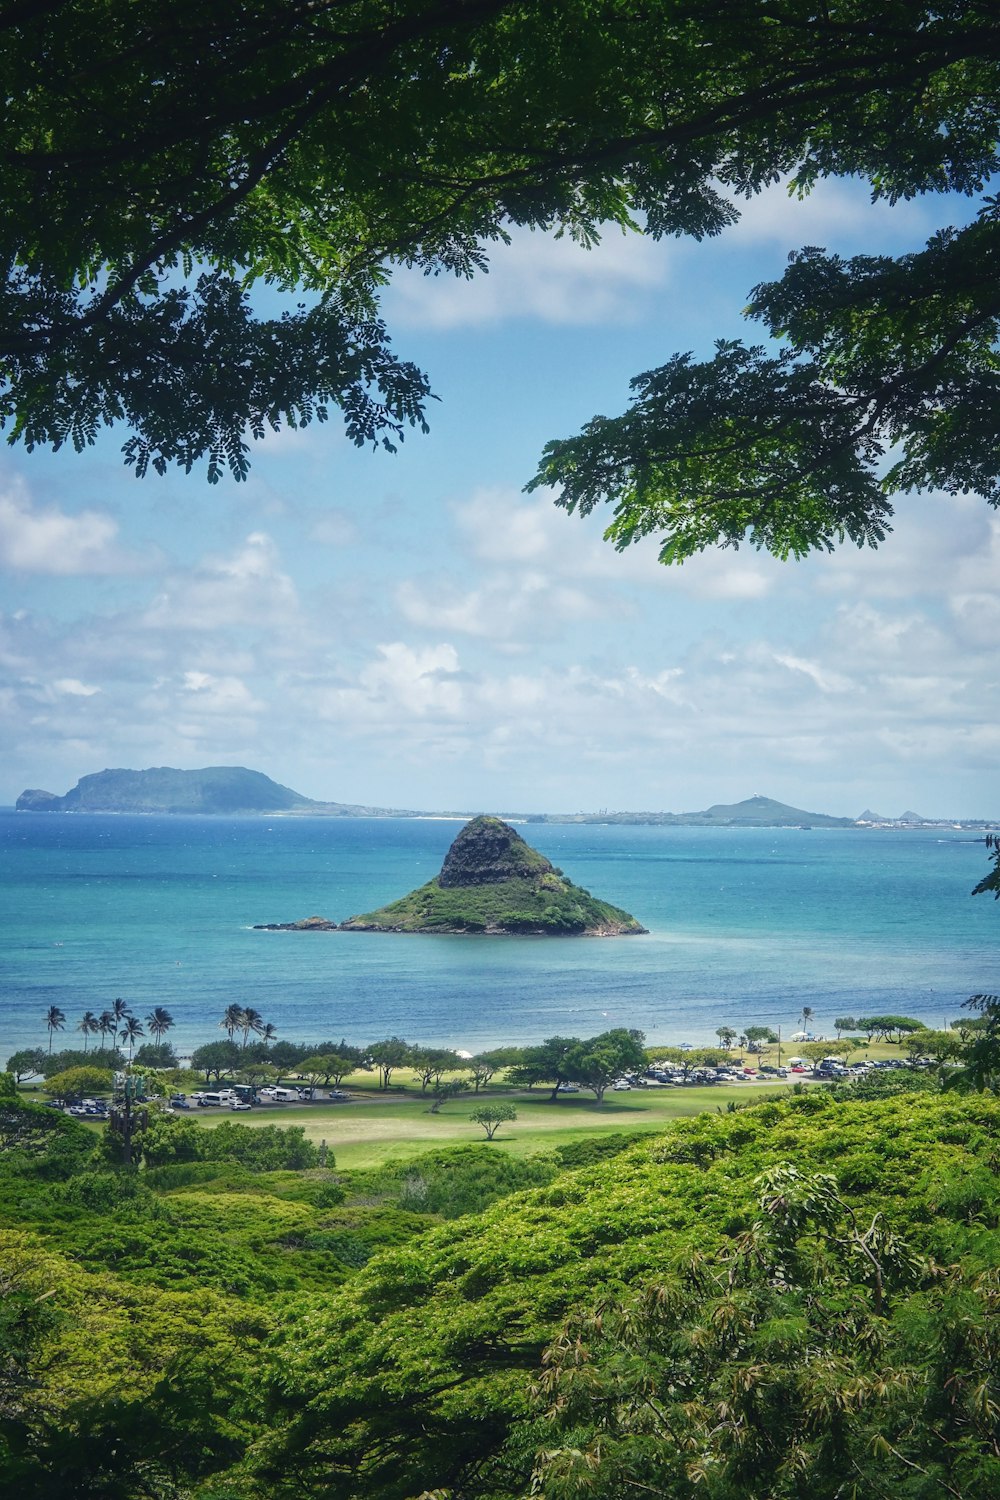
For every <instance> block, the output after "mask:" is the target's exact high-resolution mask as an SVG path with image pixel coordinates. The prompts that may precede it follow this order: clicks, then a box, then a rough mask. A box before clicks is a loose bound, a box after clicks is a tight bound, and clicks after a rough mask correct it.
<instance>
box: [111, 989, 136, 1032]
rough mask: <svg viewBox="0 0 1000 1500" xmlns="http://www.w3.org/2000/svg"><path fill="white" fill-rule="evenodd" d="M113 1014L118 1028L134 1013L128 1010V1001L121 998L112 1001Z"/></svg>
mask: <svg viewBox="0 0 1000 1500" xmlns="http://www.w3.org/2000/svg"><path fill="white" fill-rule="evenodd" d="M111 1014H112V1015H113V1016H114V1018H115V1025H116V1026H117V1025H118V1024H119V1022H121V1021H124V1020H125V1019H126V1017H128V1016H130V1015H131V1014H132V1012H131V1011H130V1010H129V1008H128V1001H127V1000H123V999H122V998H121V996H119V997H118V999H117V1000H112V1002H111Z"/></svg>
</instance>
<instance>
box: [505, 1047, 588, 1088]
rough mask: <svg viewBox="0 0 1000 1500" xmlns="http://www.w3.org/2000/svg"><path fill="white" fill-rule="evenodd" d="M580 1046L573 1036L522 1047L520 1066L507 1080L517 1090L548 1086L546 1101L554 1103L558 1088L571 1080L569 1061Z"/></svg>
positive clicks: (514, 1068) (512, 1070)
mask: <svg viewBox="0 0 1000 1500" xmlns="http://www.w3.org/2000/svg"><path fill="white" fill-rule="evenodd" d="M580 1045H581V1042H580V1038H579V1037H575V1036H550V1037H547V1038H546V1039H545V1041H544V1042H542V1044H541V1045H540V1046H537V1047H525V1049H524V1060H523V1062H520V1063H518V1064H516V1066H515V1067H513V1068H511V1070H510V1073H509V1074H508V1077H509V1079H510V1081H511V1083H513V1084H515V1085H517V1086H518V1087H525V1086H526V1087H528V1088H531V1086H532V1084H535V1083H551V1085H552V1093H551V1094H550V1095H549V1099H550V1101H554V1100H555V1098H556V1095H557V1094H558V1093H559V1089H560V1086H561V1085H562V1084H564V1083H569V1082H571V1080H572V1078H573V1073H572V1069H571V1065H570V1059H571V1057H572V1055H573V1053H574V1052H575V1050H576V1049H577V1048H578V1047H579V1046H580Z"/></svg>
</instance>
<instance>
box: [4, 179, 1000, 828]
mask: <svg viewBox="0 0 1000 1500" xmlns="http://www.w3.org/2000/svg"><path fill="white" fill-rule="evenodd" d="M951 209H952V211H951V213H950V214H949V212H948V206H943V205H942V203H941V202H940V200H930V201H928V202H926V203H924V202H917V203H910V204H902V205H899V206H897V207H896V208H890V207H888V206H887V205H875V206H872V205H870V204H869V203H868V201H867V196H866V194H865V192H864V190H863V189H860V188H858V187H856V186H854V185H851V184H847V183H843V182H834V183H827V184H824V185H822V186H821V188H820V189H819V190H818V191H817V192H816V193H815V194H814V195H813V196H812V197H811V198H810V199H809V200H807V201H806V202H804V203H799V202H797V201H794V200H790V199H789V198H788V196H787V194H786V193H785V192H784V191H783V189H781V188H774V189H772V190H770V191H768V192H767V193H765V194H762V195H761V196H760V197H759V198H756V199H754V200H753V201H752V202H751V203H750V204H749V205H747V206H746V207H745V209H744V215H743V219H742V221H741V223H740V224H739V225H738V226H736V227H735V228H734V229H732V230H730V231H728V232H727V233H726V235H724V236H723V237H722V238H721V239H720V240H717V241H713V242H710V243H708V244H702V245H697V244H694V243H688V242H679V241H667V242H662V243H660V244H654V243H652V242H650V241H646V240H643V239H641V238H640V237H638V236H631V237H628V238H625V237H623V236H621V235H620V234H619V233H618V232H617V231H614V232H613V233H611V234H610V235H609V236H608V237H607V239H606V240H605V241H604V243H603V244H602V245H601V246H600V247H599V248H598V249H597V250H596V251H592V252H589V253H588V252H585V251H582V250H580V249H578V248H577V247H575V246H573V245H572V244H570V243H569V242H568V241H556V240H554V239H550V238H546V237H543V236H540V235H531V234H528V233H519V234H516V235H515V237H514V243H513V244H512V246H511V247H510V248H507V249H502V248H498V249H497V250H496V251H495V253H494V255H493V263H492V270H491V273H490V274H489V275H488V276H481V277H478V278H477V279H476V280H475V281H473V282H470V283H464V282H462V283H458V282H455V281H453V280H450V279H445V278H440V279H427V278H424V277H422V276H419V275H416V274H410V273H405V274H400V275H399V276H397V278H396V280H395V282H394V284H393V286H392V287H391V288H390V289H389V291H388V293H387V295H386V298H385V314H386V318H387V321H388V324H389V327H390V330H391V332H392V335H393V339H394V344H395V347H396V349H397V350H398V352H399V353H400V354H402V355H404V356H406V357H409V358H413V359H415V360H417V361H418V362H419V363H420V364H421V365H422V366H423V367H424V368H425V369H427V370H428V371H429V373H430V376H431V380H432V384H433V387H434V389H435V392H436V393H437V394H438V395H439V396H440V398H441V400H440V403H435V404H433V406H432V409H431V414H430V420H431V435H430V436H429V437H422V436H420V435H417V434H414V435H412V436H411V437H409V438H408V439H407V441H406V443H405V444H404V445H403V447H402V448H401V449H400V451H399V452H398V453H397V454H395V455H390V454H385V453H374V454H373V453H372V452H370V451H368V450H365V451H360V452H359V451H357V450H355V449H354V448H353V447H352V446H351V445H350V444H349V443H348V442H347V441H346V440H345V439H344V437H343V435H342V433H341V431H340V430H339V428H338V426H337V424H336V422H335V421H331V422H330V423H328V424H327V425H326V426H324V427H318V426H317V427H312V428H309V429H307V430H305V431H304V432H301V433H283V434H280V435H278V436H276V437H274V438H269V439H268V440H266V441H265V442H264V443H263V444H260V445H257V447H256V450H255V454H254V467H253V470H252V474H251V478H250V481H249V482H248V483H247V484H245V485H235V484H232V483H229V482H224V483H222V484H220V485H218V486H214V487H213V486H209V485H208V484H207V483H206V482H205V480H204V478H203V477H202V475H200V474H192V475H190V476H185V475H183V474H180V473H177V474H171V475H169V476H168V477H167V478H165V479H158V478H156V477H155V476H154V477H151V478H148V479H146V480H144V481H137V480H135V479H134V478H133V477H132V475H131V473H130V471H129V470H127V469H125V467H124V466H123V464H122V462H121V459H120V456H119V448H120V444H121V442H122V441H123V439H124V434H118V433H112V434H109V435H108V436H107V437H105V438H104V439H102V441H101V443H100V445H99V446H98V447H97V448H95V449H93V450H91V451H90V452H88V453H87V454H85V455H82V456H78V455H75V454H72V453H60V454H56V455H52V454H45V453H36V454H33V455H28V454H26V453H25V452H24V451H23V450H21V449H17V448H8V449H4V450H3V451H2V452H0V570H2V595H0V736H2V738H0V743H2V745H3V748H4V754H3V758H2V765H3V776H2V781H0V801H2V802H7V803H10V802H13V800H14V799H15V798H16V797H17V795H18V793H19V792H20V791H22V790H23V789H24V788H25V787H29V786H30V787H42V788H45V789H47V790H49V791H54V792H64V791H66V790H67V789H68V788H69V787H70V786H72V785H73V784H74V783H75V782H76V780H77V778H78V777H79V776H81V775H84V774H86V773H88V772H91V771H97V770H101V769H103V768H104V767H106V766H129V767H142V766H151V765H174V766H181V767H197V766H204V765H222V764H241V765H247V766H252V767H254V768H256V769H259V770H262V771H264V772H266V773H267V774H268V775H271V776H273V777H274V778H275V779H276V780H278V781H281V782H284V783H285V784H287V785H290V786H293V787H295V788H296V789H297V790H299V791H301V792H304V793H306V794H307V795H309V796H313V797H318V798H325V799H330V800H333V801H344V802H363V803H371V804H376V805H380V806H394V807H401V808H423V809H455V810H472V811H476V810H480V809H489V810H496V811H518V810H527V811H532V810H538V811H575V810H586V811H593V810H596V809H599V808H619V809H633V810H635V809H653V810H656V809H666V810H670V811H684V810H691V809H695V808H700V807H704V806H706V805H707V804H708V803H710V802H715V801H735V800H738V799H740V798H742V797H745V796H750V795H752V794H754V793H763V794H765V795H769V796H774V797H777V798H780V799H781V800H783V801H787V802H791V803H794V804H795V805H798V806H801V807H805V808H807V809H810V810H814V811H825V812H833V813H839V814H848V815H856V814H858V813H860V812H861V811H862V809H863V808H865V807H871V808H873V809H875V810H876V811H878V812H882V813H886V814H890V815H898V814H899V813H900V812H902V811H903V810H904V809H911V808H912V809H915V810H917V811H920V812H924V813H926V814H929V815H931V814H933V815H946V816H954V817H962V816H966V817H968V816H987V815H995V814H997V813H998V812H1000V807H998V799H997V796H996V790H995V787H996V775H995V767H996V764H997V759H998V749H1000V730H998V728H997V725H996V723H995V720H994V718H993V716H992V714H991V706H992V704H993V703H994V702H995V701H996V698H997V696H998V694H997V689H998V686H1000V683H998V677H1000V672H998V665H997V649H996V642H997V639H998V625H1000V594H998V587H997V579H998V578H1000V567H998V563H1000V516H998V515H997V513H996V512H994V511H992V510H991V509H990V508H989V507H988V506H987V505H986V504H985V502H983V501H982V500H978V499H973V498H970V499H959V500H951V499H947V498H944V497H924V498H922V499H919V500H916V499H914V500H909V501H904V502H902V503H901V505H900V507H899V511H898V514H897V520H896V527H895V532H894V534H893V535H892V536H891V537H890V538H889V540H888V541H887V542H886V543H885V545H884V547H883V548H882V549H881V550H880V551H879V552H878V553H859V552H858V551H857V550H855V549H854V548H849V549H844V550H842V551H841V552H839V553H838V554H837V555H836V556H834V557H831V558H812V559H809V560H808V561H806V562H803V563H797V564H796V563H788V564H779V563H776V562H774V561H773V560H771V559H769V558H763V557H761V556H760V555H758V554H757V553H755V552H754V551H752V550H749V551H748V550H746V549H741V550H740V551H739V552H733V551H724V552H718V553H714V554H711V555H706V556H703V557H701V558H699V559H696V560H694V561H693V562H691V563H689V564H687V565H686V566H685V567H683V568H670V569H666V568H663V567H661V566H659V564H658V563H657V562H656V556H655V552H656V549H655V546H654V545H653V543H652V542H650V543H649V544H648V545H646V546H645V547H637V548H634V549H632V550H631V552H630V553H629V554H627V555H625V556H620V555H619V554H617V553H615V552H614V551H613V550H612V549H611V548H609V547H608V546H607V544H605V543H604V542H603V541H602V540H601V530H602V527H603V525H605V524H606V519H605V520H602V519H601V518H600V517H597V516H595V517H591V518H590V519H589V520H588V521H586V522H584V521H581V520H579V519H577V518H575V517H570V516H567V515H566V514H565V513H564V512H562V511H559V510H556V509H555V508H554V506H553V505H552V503H551V498H550V497H547V496H545V495H534V496H531V497H527V496H525V495H524V494H523V493H522V487H523V485H524V484H525V483H526V482H527V480H529V479H530V478H531V476H532V474H533V473H534V470H535V466H536V463H537V460H538V457H539V454H540V452H541V448H542V445H543V444H544V442H545V441H546V440H547V439H549V438H552V437H563V436H568V435H570V434H572V433H573V432H575V431H576V430H578V428H579V427H580V425H581V424H582V423H583V422H585V421H586V420H587V419H588V418H589V417H591V416H592V415H594V414H595V413H597V412H603V413H606V414H613V413H617V412H619V411H621V410H622V409H623V408H624V406H625V403H626V400H627V394H628V381H629V379H630V378H631V377H632V376H633V375H635V374H637V373H638V372H640V371H642V370H645V369H649V368H651V367H653V366H655V365H657V364H661V363H663V362H664V361H665V360H666V359H667V358H668V357H669V356H670V355H671V354H672V353H674V352H675V351H677V350H684V349H693V350H695V351H696V353H698V354H700V355H707V354H708V353H710V350H711V345H712V342H713V340H714V339H715V338H719V337H732V336H741V335H742V336H745V337H750V338H753V337H755V336H756V335H755V332H754V329H753V327H752V326H750V327H748V326H747V325H746V324H745V323H744V321H743V319H742V317H741V309H742V307H743V305H744V304H745V302H746V300H747V295H748V293H749V291H750V288H751V287H752V286H753V285H754V284H755V283H756V282H757V281H760V280H763V279H771V278H774V277H777V276H779V275H780V274H781V271H782V269H783V266H784V263H785V258H786V256H787V254H788V252H789V251H790V250H792V249H794V248H796V247H798V246H801V245H804V244H819V245H824V246H826V247H827V248H828V249H831V250H834V249H835V250H839V251H841V252H843V253H846V254H853V253H858V252H861V251H886V252H890V253H898V252H900V251H902V250H905V249H909V248H916V247H918V246H919V245H921V244H922V243H923V242H924V240H925V239H926V237H927V235H928V234H930V233H931V232H932V231H933V229H934V228H935V227H937V225H938V224H940V223H942V222H946V221H947V220H948V219H949V218H950V219H951V220H952V221H956V222H957V221H959V220H961V219H964V218H967V217H968V216H969V213H970V211H971V210H970V206H969V205H968V204H966V203H959V204H955V205H952V206H951Z"/></svg>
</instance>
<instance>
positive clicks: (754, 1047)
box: [746, 1007, 808, 1055]
mask: <svg viewBox="0 0 1000 1500" xmlns="http://www.w3.org/2000/svg"><path fill="white" fill-rule="evenodd" d="M807 1008H808V1007H807ZM746 1039H747V1045H746V1050H747V1051H748V1052H755V1053H757V1054H758V1055H759V1054H760V1053H761V1052H766V1051H767V1049H768V1047H773V1046H774V1044H775V1042H777V1040H778V1033H777V1032H776V1031H772V1030H771V1028H770V1026H748V1027H747V1029H746Z"/></svg>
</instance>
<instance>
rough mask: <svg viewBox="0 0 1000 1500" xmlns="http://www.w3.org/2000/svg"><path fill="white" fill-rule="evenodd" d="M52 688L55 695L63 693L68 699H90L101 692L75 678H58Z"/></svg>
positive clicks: (97, 688)
mask: <svg viewBox="0 0 1000 1500" xmlns="http://www.w3.org/2000/svg"><path fill="white" fill-rule="evenodd" d="M52 686H53V687H54V688H55V690H56V692H57V693H65V694H66V695H67V696H68V697H70V698H92V697H93V696H94V694H95V693H99V692H100V691H101V690H100V688H99V687H93V686H91V685H90V684H89V683H86V682H80V681H79V680H78V679H77V678H76V677H60V678H57V679H56V681H55V682H53V684H52Z"/></svg>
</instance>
